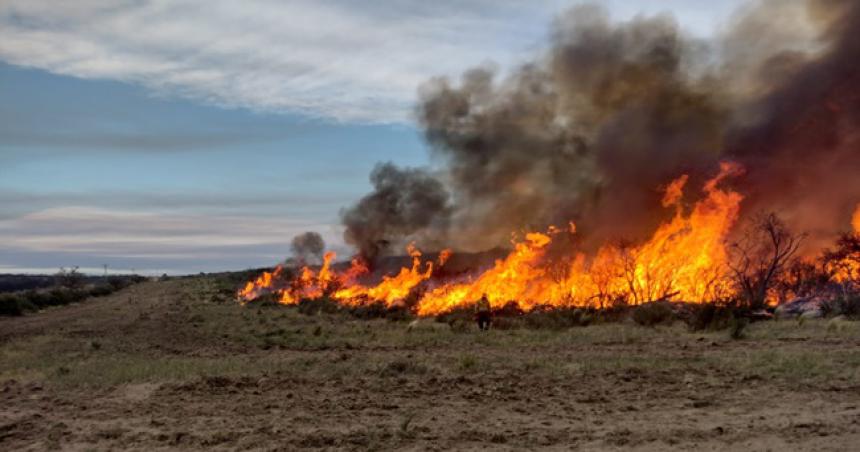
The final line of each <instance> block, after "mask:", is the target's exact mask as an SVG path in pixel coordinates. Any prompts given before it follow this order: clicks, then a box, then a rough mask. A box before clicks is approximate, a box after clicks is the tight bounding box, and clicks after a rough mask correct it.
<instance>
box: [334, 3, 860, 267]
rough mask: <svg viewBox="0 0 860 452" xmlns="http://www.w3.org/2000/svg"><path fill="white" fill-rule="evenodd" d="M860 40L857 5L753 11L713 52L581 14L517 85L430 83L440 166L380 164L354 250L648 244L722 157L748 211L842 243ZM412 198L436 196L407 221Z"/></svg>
mask: <svg viewBox="0 0 860 452" xmlns="http://www.w3.org/2000/svg"><path fill="white" fill-rule="evenodd" d="M800 25H805V26H806V28H804V27H802V26H800ZM801 29H808V30H810V32H808V33H805V34H804V33H800V32H798V30H801ZM857 36H860V2H855V1H850V0H814V1H808V2H801V1H774V0H771V1H761V2H757V3H756V4H754V5H752V6H749V5H747V6H746V8H745V9H744V10H742V11H739V12H738V13H737V15H736V16H735V18H734V20H733V23H732V26H731V27H730V30H729V31H728V32H727V33H725V35H724V36H722V37H721V38H720V39H718V40H716V41H714V42H703V41H699V40H695V39H692V38H690V37H688V36H686V35H685V34H684V33H683V31H682V30H680V29H679V27H678V25H677V23H676V22H675V21H674V19H673V18H672V17H671V16H668V15H661V16H656V17H651V18H648V17H641V16H640V17H637V18H635V19H633V20H631V21H629V22H624V23H613V22H611V21H610V19H609V17H608V15H607V13H606V11H605V10H604V9H602V8H600V7H597V6H583V7H577V8H574V9H572V10H571V11H569V12H568V13H566V14H564V15H562V16H560V17H559V18H557V20H556V22H555V24H554V28H553V33H552V42H551V46H550V48H549V50H548V51H547V52H546V53H545V54H543V55H541V56H540V57H539V58H536V59H535V60H534V61H532V62H531V63H529V64H526V65H524V66H522V67H521V68H519V69H518V70H516V71H514V72H513V73H511V74H509V75H508V76H506V77H504V78H501V79H500V78H499V77H497V76H496V75H495V74H494V73H493V71H491V70H488V69H485V68H480V67H479V68H476V69H472V70H470V71H468V72H466V73H465V74H464V75H463V77H462V80H461V81H460V83H458V84H454V83H452V82H451V81H449V80H447V79H442V78H440V79H434V80H431V81H430V82H428V83H427V84H426V85H425V86H424V87H422V90H421V102H420V104H419V106H418V109H417V115H418V118H419V120H420V123H421V124H422V126H423V127H424V130H425V136H426V138H427V140H428V142H429V143H430V144H431V146H432V152H433V154H434V157H436V161H438V162H442V164H443V168H442V169H441V170H440V171H438V175H439V176H438V177H437V178H434V177H433V176H431V175H430V174H429V173H427V172H426V171H419V170H404V171H400V170H397V169H396V168H394V167H393V166H391V165H386V166H383V167H379V168H377V170H375V171H374V175H372V179H373V180H374V185H375V187H376V191H375V192H374V193H372V194H370V195H368V196H367V197H365V198H363V199H362V200H361V201H360V202H359V204H358V205H356V206H354V207H353V208H351V209H349V210H348V211H346V212H345V213H344V215H343V218H344V224H345V225H346V227H347V230H346V238H347V241H348V242H349V243H352V244H354V245H356V246H357V247H359V249H361V250H362V251H363V252H365V253H369V254H375V253H378V252H379V251H381V250H383V249H384V248H385V247H384V246H380V245H379V244H387V243H391V242H401V241H403V240H407V239H414V238H416V237H417V238H423V239H425V240H426V239H434V238H435V239H439V238H442V237H444V238H446V239H447V242H446V243H448V244H450V245H451V246H454V247H455V248H458V249H473V250H474V249H485V248H489V247H492V246H496V245H499V244H504V243H505V242H506V241H507V240H508V239H509V237H510V234H511V233H512V232H516V231H522V230H523V229H532V230H534V229H542V228H545V227H547V226H548V225H550V224H555V225H565V224H566V223H567V222H568V221H571V220H572V221H575V222H576V223H577V225H578V230H579V231H580V232H581V233H582V235H583V236H584V237H585V240H586V243H585V245H586V246H589V245H594V244H598V243H603V242H604V241H605V240H607V239H610V238H618V237H625V238H629V239H634V240H635V239H640V238H643V237H645V236H646V235H648V234H650V233H651V232H652V231H653V230H654V228H655V227H656V225H657V224H658V223H659V222H660V221H661V220H662V219H663V218H665V216H666V215H668V214H671V212H666V210H665V209H663V208H662V207H661V206H660V198H661V193H660V192H659V187H661V186H663V185H665V184H666V183H668V182H669V181H671V180H672V179H673V178H675V177H677V176H679V175H680V174H689V175H690V177H691V183H690V184H688V186H689V187H696V186H699V185H700V184H699V183H698V182H700V181H701V180H703V179H704V178H705V177H708V176H710V175H712V174H713V173H714V172H715V171H716V168H717V162H718V161H720V160H722V159H733V160H737V161H739V162H740V163H741V164H743V165H745V166H746V167H747V169H748V171H747V176H746V178H745V179H744V180H740V181H737V182H736V183H737V184H738V188H739V189H740V190H741V191H742V192H743V193H745V194H747V195H748V201H747V202H746V203H745V204H744V209H745V211H747V212H754V211H758V210H760V209H762V208H765V209H766V210H776V211H777V212H779V213H781V214H783V215H785V216H786V218H787V219H788V220H789V221H792V226H798V227H802V228H806V229H811V230H812V231H811V232H815V231H827V232H828V233H832V232H834V231H835V230H837V229H839V228H840V227H842V228H844V227H846V226H847V224H848V218H849V217H850V212H851V210H852V208H853V206H854V205H855V204H856V202H857V201H858V200H860V178H858V177H857V175H858V174H860V146H858V144H860V140H858V139H860V127H858V119H860V79H858V77H860V71H858V70H860V63H858V61H860V39H858V37H857ZM380 168H383V169H380ZM383 173H386V174H387V173H391V174H393V175H395V176H396V177H392V178H388V177H386V176H385V175H384V174H383ZM442 181H444V185H443V183H442ZM417 186H425V187H426V186H432V187H433V189H434V191H433V193H437V194H438V196H431V195H428V194H425V195H424V196H425V197H426V196H429V200H433V201H434V202H424V203H413V202H405V204H407V205H409V206H410V207H415V206H416V205H417V204H421V208H420V209H412V208H408V209H404V208H402V207H401V204H403V201H404V200H412V199H414V197H415V196H416V195H415V191H414V188H416V187H417ZM446 190H447V192H449V193H450V194H451V198H450V203H449V202H447V200H448V197H447V194H446ZM697 195H698V194H697V193H693V194H692V196H697ZM422 200H423V201H427V200H428V199H425V198H422ZM393 206H396V207H393ZM407 212H408V213H407ZM421 244H422V243H421V242H420V241H419V245H421Z"/></svg>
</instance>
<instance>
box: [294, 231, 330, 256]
mask: <svg viewBox="0 0 860 452" xmlns="http://www.w3.org/2000/svg"><path fill="white" fill-rule="evenodd" d="M290 251H292V254H293V258H294V259H297V260H298V261H299V262H301V263H319V262H321V261H322V257H323V252H324V251H325V241H324V240H323V238H322V236H321V235H319V233H316V232H313V231H308V232H303V233H301V234H299V235H297V236H295V237H293V241H292V242H291V243H290Z"/></svg>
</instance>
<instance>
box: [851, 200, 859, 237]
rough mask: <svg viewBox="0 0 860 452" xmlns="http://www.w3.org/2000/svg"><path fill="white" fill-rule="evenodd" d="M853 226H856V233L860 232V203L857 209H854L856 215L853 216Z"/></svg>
mask: <svg viewBox="0 0 860 452" xmlns="http://www.w3.org/2000/svg"><path fill="white" fill-rule="evenodd" d="M851 226H852V227H854V233H855V234H860V204H857V209H856V210H855V211H854V216H853V217H852V218H851Z"/></svg>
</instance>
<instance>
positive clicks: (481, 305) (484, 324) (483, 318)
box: [475, 294, 493, 331]
mask: <svg viewBox="0 0 860 452" xmlns="http://www.w3.org/2000/svg"><path fill="white" fill-rule="evenodd" d="M475 320H476V321H477V322H478V329H480V330H482V331H483V330H489V329H490V323H492V320H493V317H492V315H491V313H490V300H488V299H487V294H484V295H482V296H481V299H480V300H478V303H476V304H475Z"/></svg>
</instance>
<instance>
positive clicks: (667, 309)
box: [632, 301, 675, 327]
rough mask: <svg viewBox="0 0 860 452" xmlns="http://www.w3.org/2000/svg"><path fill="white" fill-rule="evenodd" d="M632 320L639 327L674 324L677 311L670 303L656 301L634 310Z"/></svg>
mask: <svg viewBox="0 0 860 452" xmlns="http://www.w3.org/2000/svg"><path fill="white" fill-rule="evenodd" d="M632 318H633V321H634V322H636V324H637V325H642V326H650V327H653V326H657V325H664V324H672V322H674V321H675V311H674V310H673V309H672V307H671V306H669V302H666V301H655V302H652V303H646V304H643V305H640V306H636V307H635V308H633V315H632Z"/></svg>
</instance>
